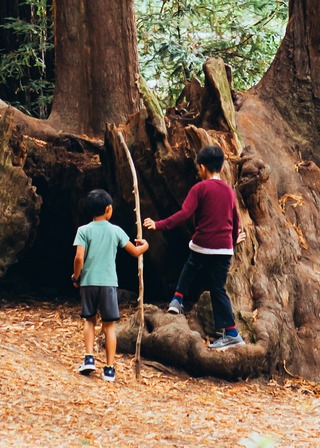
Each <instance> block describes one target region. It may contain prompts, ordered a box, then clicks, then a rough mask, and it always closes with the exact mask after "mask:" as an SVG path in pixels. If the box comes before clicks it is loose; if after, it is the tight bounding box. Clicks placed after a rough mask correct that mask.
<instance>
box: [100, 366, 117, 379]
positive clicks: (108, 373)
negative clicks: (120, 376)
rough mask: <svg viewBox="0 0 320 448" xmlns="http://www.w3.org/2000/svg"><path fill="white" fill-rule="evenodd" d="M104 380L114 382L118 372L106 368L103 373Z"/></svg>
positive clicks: (112, 368) (111, 368)
mask: <svg viewBox="0 0 320 448" xmlns="http://www.w3.org/2000/svg"><path fill="white" fill-rule="evenodd" d="M102 378H103V379H104V380H105V381H114V380H115V379H116V371H115V368H114V367H109V366H105V367H104V368H103V372H102Z"/></svg>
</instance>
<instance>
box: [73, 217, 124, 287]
mask: <svg viewBox="0 0 320 448" xmlns="http://www.w3.org/2000/svg"><path fill="white" fill-rule="evenodd" d="M128 241H129V237H128V235H127V234H126V233H125V231H124V230H122V229H121V228H120V227H118V226H115V225H114V224H111V223H110V222H109V221H92V222H90V223H89V224H86V225H85V226H81V227H79V228H78V230H77V234H76V237H75V240H74V243H73V245H74V246H84V247H85V255H84V265H83V268H82V272H81V278H80V286H118V276H117V272H116V255H117V249H118V247H121V248H123V247H124V246H125V245H126V244H127V243H128Z"/></svg>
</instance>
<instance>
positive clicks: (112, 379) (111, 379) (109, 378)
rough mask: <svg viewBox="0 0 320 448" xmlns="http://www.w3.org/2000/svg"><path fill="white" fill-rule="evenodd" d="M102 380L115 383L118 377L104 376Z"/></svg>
mask: <svg viewBox="0 0 320 448" xmlns="http://www.w3.org/2000/svg"><path fill="white" fill-rule="evenodd" d="M102 379H103V380H105V381H110V382H113V381H114V380H115V379H116V377H115V376H113V377H110V376H104V375H103V374H102Z"/></svg>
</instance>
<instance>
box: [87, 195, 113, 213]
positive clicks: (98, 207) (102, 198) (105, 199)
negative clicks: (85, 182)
mask: <svg viewBox="0 0 320 448" xmlns="http://www.w3.org/2000/svg"><path fill="white" fill-rule="evenodd" d="M108 205H112V197H111V196H110V194H109V193H107V192H106V191H105V190H101V189H97V190H92V191H90V193H89V194H88V196H87V210H88V212H89V213H90V215H91V217H92V218H95V217H97V216H102V215H104V213H105V211H106V207H107V206H108Z"/></svg>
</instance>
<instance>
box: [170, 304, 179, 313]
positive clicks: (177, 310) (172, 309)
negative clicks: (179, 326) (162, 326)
mask: <svg viewBox="0 0 320 448" xmlns="http://www.w3.org/2000/svg"><path fill="white" fill-rule="evenodd" d="M168 313H171V314H181V313H180V310H179V309H178V308H176V307H175V306H170V308H169V309H168Z"/></svg>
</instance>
